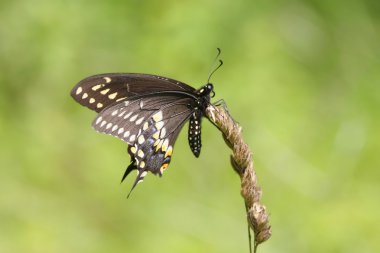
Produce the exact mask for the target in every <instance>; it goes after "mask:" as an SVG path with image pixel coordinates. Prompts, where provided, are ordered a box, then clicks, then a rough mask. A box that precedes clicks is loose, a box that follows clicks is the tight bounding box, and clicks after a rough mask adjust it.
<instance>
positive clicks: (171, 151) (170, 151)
mask: <svg viewBox="0 0 380 253" xmlns="http://www.w3.org/2000/svg"><path fill="white" fill-rule="evenodd" d="M172 153H173V147H172V146H169V148H168V150H166V153H165V158H166V157H168V156H171V155H172Z"/></svg>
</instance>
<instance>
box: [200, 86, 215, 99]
mask: <svg viewBox="0 0 380 253" xmlns="http://www.w3.org/2000/svg"><path fill="white" fill-rule="evenodd" d="M197 93H198V94H199V96H201V97H208V96H210V97H214V96H215V92H214V85H212V83H208V84H206V85H205V86H203V87H202V88H200V89H199V90H198V91H197ZM210 94H211V95H210Z"/></svg>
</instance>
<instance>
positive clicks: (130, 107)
mask: <svg viewBox="0 0 380 253" xmlns="http://www.w3.org/2000/svg"><path fill="white" fill-rule="evenodd" d="M220 63H221V64H220V65H219V67H220V66H221V65H222V64H223V62H222V61H220ZM219 67H218V68H219ZM215 70H216V69H215ZM215 70H214V71H213V72H212V73H214V72H215ZM212 73H211V74H210V76H211V75H212ZM210 76H209V80H210ZM209 80H208V82H207V84H206V85H204V86H202V87H201V88H200V89H195V88H193V87H191V86H189V85H187V84H185V83H183V82H180V81H177V80H174V79H171V78H167V77H162V76H156V75H149V74H132V73H128V74H127V73H108V74H100V75H94V76H90V77H87V78H85V79H83V80H82V81H80V82H79V83H78V84H77V85H76V86H75V87H74V88H73V89H72V91H71V96H72V97H73V98H74V100H75V101H77V102H78V103H79V104H81V105H83V106H86V107H88V108H89V109H91V110H93V111H95V112H97V113H98V115H97V117H96V118H95V119H94V121H93V123H92V126H93V128H94V129H95V130H96V131H98V132H100V133H106V134H110V135H112V136H115V137H117V138H119V139H121V140H123V141H125V142H126V143H127V144H128V153H129V155H130V156H131V164H130V165H129V166H128V167H127V169H126V171H125V173H124V175H123V177H122V180H121V181H122V182H123V181H124V179H125V178H126V177H127V176H128V174H129V173H130V172H131V171H133V170H137V177H136V179H135V182H134V184H133V186H132V188H131V190H130V193H129V194H128V196H129V195H130V194H131V192H132V190H133V189H134V188H135V187H136V185H137V184H138V183H140V182H142V181H143V180H144V177H145V176H146V175H147V173H148V172H151V173H152V174H154V175H159V176H162V174H163V172H164V171H165V170H166V169H167V168H168V166H169V163H170V161H171V157H172V153H173V147H174V144H175V141H176V139H177V137H178V134H179V132H180V131H181V129H182V127H183V126H184V124H185V123H186V122H188V121H189V130H188V141H189V145H190V149H191V151H192V152H193V154H194V155H195V156H196V157H199V155H200V152H201V147H202V144H201V120H202V117H203V116H204V115H205V109H206V108H207V106H209V105H210V98H211V97H213V96H214V95H215V93H214V87H213V85H212V84H211V83H210V82H209Z"/></svg>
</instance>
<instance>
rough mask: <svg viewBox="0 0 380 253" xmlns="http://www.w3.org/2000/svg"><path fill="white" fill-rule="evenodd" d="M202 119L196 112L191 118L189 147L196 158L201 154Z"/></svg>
mask: <svg viewBox="0 0 380 253" xmlns="http://www.w3.org/2000/svg"><path fill="white" fill-rule="evenodd" d="M201 119H202V115H201V113H200V112H197V111H196V112H194V113H193V114H192V115H191V117H190V122H189V135H188V138H189V145H190V149H191V151H192V152H193V154H194V155H195V156H196V157H199V155H200V153H201V147H202V143H201Z"/></svg>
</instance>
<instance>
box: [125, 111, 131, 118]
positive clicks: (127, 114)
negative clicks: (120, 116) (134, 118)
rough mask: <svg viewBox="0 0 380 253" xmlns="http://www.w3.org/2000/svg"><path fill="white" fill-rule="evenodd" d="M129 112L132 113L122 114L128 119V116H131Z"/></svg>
mask: <svg viewBox="0 0 380 253" xmlns="http://www.w3.org/2000/svg"><path fill="white" fill-rule="evenodd" d="M131 114H132V112H129V113H128V114H126V115H125V116H124V119H128V118H129V116H131Z"/></svg>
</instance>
